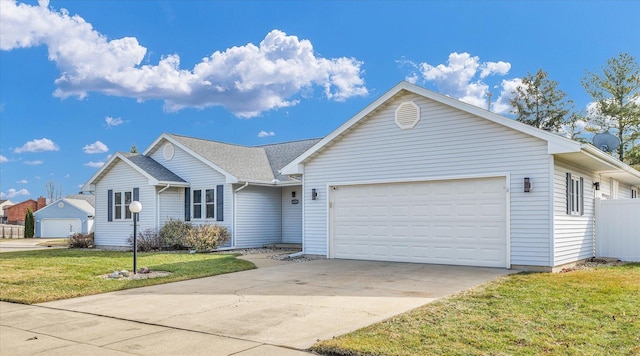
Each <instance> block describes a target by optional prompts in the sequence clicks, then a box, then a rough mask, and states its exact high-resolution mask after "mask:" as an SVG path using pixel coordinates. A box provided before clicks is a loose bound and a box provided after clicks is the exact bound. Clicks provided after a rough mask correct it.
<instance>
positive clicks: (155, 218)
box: [83, 134, 319, 248]
mask: <svg viewBox="0 0 640 356" xmlns="http://www.w3.org/2000/svg"><path fill="white" fill-rule="evenodd" d="M318 141H319V139H315V140H303V141H294V142H287V143H281V144H273V145H265V146H258V147H245V146H239V145H232V144H227V143H221V142H214V141H208V140H202V139H196V138H191V137H185V136H179V135H172V134H162V135H161V136H160V137H158V138H157V139H156V140H155V141H154V142H153V143H152V144H151V145H150V146H149V147H148V148H147V149H146V150H145V151H144V152H143V153H142V154H131V153H120V152H118V153H116V154H114V155H113V156H112V157H111V158H109V160H107V162H106V163H105V164H104V166H103V167H101V168H100V169H99V170H98V171H97V172H96V174H94V176H93V177H91V178H90V179H89V181H88V182H87V183H86V184H85V185H84V187H83V190H85V191H92V192H94V193H95V198H96V205H95V207H96V218H95V231H94V233H95V243H96V245H97V246H101V247H112V248H121V247H126V246H128V240H129V238H130V236H131V235H132V225H133V223H132V219H131V212H130V211H129V209H128V206H129V204H130V203H131V202H132V201H134V200H138V201H140V203H141V204H142V211H141V212H140V214H139V229H140V231H142V230H144V229H157V228H159V227H162V226H163V225H164V224H165V222H167V221H168V220H169V219H179V220H186V221H190V222H192V223H194V224H205V223H208V224H220V225H223V226H226V227H228V228H229V229H230V231H231V232H232V238H231V241H229V243H227V244H226V245H225V247H233V248H243V247H256V246H263V245H264V244H269V243H282V242H284V243H298V244H299V243H302V204H301V201H302V198H301V185H302V183H301V182H300V181H299V180H296V179H292V178H289V177H287V176H283V175H281V174H279V173H278V171H279V170H280V168H282V167H283V166H284V165H285V164H287V163H289V162H290V161H291V160H293V159H294V158H295V157H297V156H298V155H300V154H301V153H302V152H304V151H306V150H307V149H308V148H309V147H311V146H313V145H314V144H315V143H317V142H318Z"/></svg>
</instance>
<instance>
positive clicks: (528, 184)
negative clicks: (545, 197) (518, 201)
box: [524, 177, 531, 193]
mask: <svg viewBox="0 0 640 356" xmlns="http://www.w3.org/2000/svg"><path fill="white" fill-rule="evenodd" d="M524 192H525V193H530V192H531V179H530V178H529V177H526V178H525V179H524Z"/></svg>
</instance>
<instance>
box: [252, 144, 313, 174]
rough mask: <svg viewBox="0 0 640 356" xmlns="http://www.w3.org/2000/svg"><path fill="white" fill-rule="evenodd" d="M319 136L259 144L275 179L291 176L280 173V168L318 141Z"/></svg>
mask: <svg viewBox="0 0 640 356" xmlns="http://www.w3.org/2000/svg"><path fill="white" fill-rule="evenodd" d="M320 140H322V139H321V138H314V139H309V140H300V141H292V142H284V143H276V144H272V145H264V146H259V147H261V148H263V149H264V151H265V152H266V154H267V158H268V159H269V164H270V166H271V171H272V172H273V174H274V176H275V177H276V179H278V180H280V181H282V182H286V181H290V180H291V178H289V177H288V176H285V175H282V174H280V173H279V172H280V169H282V167H284V166H286V165H287V164H289V162H291V161H293V160H294V159H295V158H296V157H298V156H300V155H301V154H302V153H303V152H304V151H306V150H308V149H309V148H311V146H313V145H315V144H316V143H318V142H319V141H320Z"/></svg>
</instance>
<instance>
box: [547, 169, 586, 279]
mask: <svg viewBox="0 0 640 356" xmlns="http://www.w3.org/2000/svg"><path fill="white" fill-rule="evenodd" d="M567 173H571V175H572V176H576V177H582V178H583V179H584V187H583V189H584V214H583V215H568V214H567V178H566V176H567ZM592 176H593V174H592V173H591V172H588V171H585V170H582V169H579V168H577V167H575V166H572V165H570V164H568V163H566V162H564V161H562V160H559V159H558V160H556V163H555V169H554V203H553V214H554V232H553V234H554V251H555V253H554V255H555V257H554V266H558V265H562V264H565V263H569V262H575V261H578V260H581V259H585V258H589V257H593V256H594V245H593V238H594V232H593V221H594V194H595V192H594V189H593V182H594V180H593V177H592Z"/></svg>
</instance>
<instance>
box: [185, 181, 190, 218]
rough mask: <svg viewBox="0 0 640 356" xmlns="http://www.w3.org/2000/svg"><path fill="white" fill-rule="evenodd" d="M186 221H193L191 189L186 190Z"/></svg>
mask: <svg viewBox="0 0 640 356" xmlns="http://www.w3.org/2000/svg"><path fill="white" fill-rule="evenodd" d="M184 221H191V188H184Z"/></svg>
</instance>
